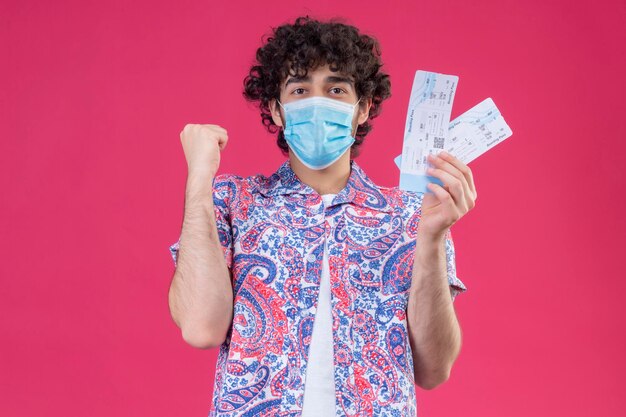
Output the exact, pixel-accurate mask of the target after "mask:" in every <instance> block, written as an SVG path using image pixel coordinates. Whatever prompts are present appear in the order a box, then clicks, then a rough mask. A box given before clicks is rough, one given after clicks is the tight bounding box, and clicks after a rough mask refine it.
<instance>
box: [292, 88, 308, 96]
mask: <svg viewBox="0 0 626 417" xmlns="http://www.w3.org/2000/svg"><path fill="white" fill-rule="evenodd" d="M304 91H305V90H304V88H302V87H298V88H296V89H294V90H293V91H292V92H291V94H295V95H301V94H304Z"/></svg>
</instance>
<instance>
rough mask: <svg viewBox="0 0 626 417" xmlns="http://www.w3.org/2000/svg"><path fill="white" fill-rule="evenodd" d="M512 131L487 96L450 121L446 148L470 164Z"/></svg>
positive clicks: (399, 161) (396, 159)
mask: <svg viewBox="0 0 626 417" xmlns="http://www.w3.org/2000/svg"><path fill="white" fill-rule="evenodd" d="M512 134H513V132H512V131H511V128H510V127H509V126H508V125H507V123H506V121H505V120H504V117H502V114H501V113H500V110H498V108H497V107H496V104H495V103H494V102H493V100H492V99H491V98H487V99H485V100H483V101H482V102H480V103H479V104H477V105H476V106H474V107H472V108H471V109H469V110H468V111H466V112H465V113H463V114H462V115H460V116H459V117H457V118H456V119H454V120H453V121H452V122H450V125H449V132H448V138H449V140H448V142H447V143H446V147H445V148H444V150H445V151H446V152H448V153H450V154H452V155H454V156H455V157H457V158H458V159H460V160H461V161H462V162H463V163H465V164H469V163H470V162H471V161H473V160H474V159H476V158H478V157H479V156H480V155H482V154H484V153H485V152H487V151H488V150H489V149H491V148H493V147H494V146H496V145H497V144H499V143H502V141H504V140H505V139H507V138H508V137H510V136H511V135H512ZM401 161H402V155H398V156H397V157H396V158H395V159H394V162H395V163H396V165H397V166H398V168H400V167H401V166H402V162H401ZM413 188H415V187H413Z"/></svg>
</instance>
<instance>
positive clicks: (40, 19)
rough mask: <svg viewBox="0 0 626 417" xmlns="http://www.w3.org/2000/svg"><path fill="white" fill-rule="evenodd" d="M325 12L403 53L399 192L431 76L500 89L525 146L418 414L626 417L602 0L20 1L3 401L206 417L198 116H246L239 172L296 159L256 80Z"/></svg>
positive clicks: (1, 361)
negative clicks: (252, 88) (276, 131)
mask: <svg viewBox="0 0 626 417" xmlns="http://www.w3.org/2000/svg"><path fill="white" fill-rule="evenodd" d="M304 14H309V15H311V16H312V17H316V18H322V19H325V18H330V17H336V16H339V17H343V18H345V21H346V22H347V23H350V24H354V25H356V26H358V27H359V28H361V29H362V31H364V32H365V33H368V34H372V35H374V36H375V37H377V38H378V39H379V41H380V43H381V46H382V58H383V61H384V64H385V65H384V70H385V71H386V72H387V73H389V74H390V76H391V82H392V94H393V95H392V97H391V98H390V99H389V100H388V101H386V102H385V103H384V105H383V111H382V114H381V115H380V117H379V118H378V119H376V120H374V129H373V131H372V133H371V135H370V136H368V137H367V139H366V141H365V144H364V146H363V151H362V155H361V156H360V157H359V158H358V162H359V164H360V165H361V166H362V167H363V168H364V169H365V170H366V172H367V173H368V174H369V175H370V176H371V178H372V179H373V180H374V181H375V182H376V183H377V184H379V185H385V186H394V185H397V184H398V178H399V172H398V170H397V169H396V167H395V165H394V163H393V158H394V157H395V156H396V155H398V154H399V153H400V151H401V146H402V135H403V129H404V123H405V117H406V109H407V105H408V100H409V94H410V89H411V83H412V80H413V76H414V73H415V71H416V70H418V69H422V70H428V71H435V72H441V73H445V74H454V75H458V76H459V77H460V79H459V86H458V90H457V95H456V99H455V101H454V108H453V114H452V117H456V116H458V115H459V114H461V113H463V112H464V111H466V110H468V109H469V108H470V107H472V106H473V105H475V104H477V103H478V102H480V101H482V100H483V99H485V98H487V97H492V98H493V99H494V101H495V103H496V104H497V106H498V107H499V108H500V110H501V111H502V113H503V115H504V117H505V119H506V121H507V122H508V124H509V125H510V126H511V128H512V130H513V136H512V137H511V138H509V139H507V140H506V141H505V142H503V143H501V144H499V145H497V146H496V147H495V148H493V149H492V150H491V151H489V152H488V153H486V154H484V155H483V156H481V157H480V158H478V159H477V160H475V161H473V162H472V163H470V165H469V166H470V168H472V171H473V174H474V178H475V181H476V186H477V190H478V200H477V206H476V208H475V209H473V210H472V211H470V212H469V213H468V214H467V215H466V216H465V217H463V218H462V219H461V220H460V221H459V222H458V223H456V224H455V225H454V226H452V230H453V233H454V237H455V244H456V251H457V257H456V260H457V273H458V276H459V278H461V280H463V282H464V283H465V284H466V285H467V287H468V291H467V292H466V293H464V294H461V295H459V297H458V298H457V299H456V301H455V306H456V311H457V315H458V317H459V321H460V323H461V326H462V330H463V348H462V351H461V355H460V357H459V359H458V361H457V362H456V364H455V366H454V368H453V370H452V374H451V377H450V379H449V381H447V382H446V383H445V384H443V385H441V386H440V387H438V388H436V389H435V390H432V391H425V390H422V389H420V388H419V387H418V388H417V397H418V414H419V415H420V416H480V417H488V416H494V417H502V416H511V417H515V416H529V415H531V416H570V417H574V416H576V417H578V416H621V415H623V413H624V407H625V406H626V397H624V395H623V393H624V385H625V384H624V382H623V381H624V377H625V371H626V360H625V359H624V352H626V332H625V324H624V318H625V317H626V302H625V301H624V293H625V291H626V280H625V277H626V274H625V272H624V257H625V256H626V255H625V254H626V251H625V245H624V240H625V239H626V222H625V220H624V213H625V212H626V204H625V197H624V195H625V192H626V184H625V175H624V157H625V155H624V153H625V152H624V150H625V149H626V146H625V142H626V126H625V123H624V120H625V119H626V115H625V112H624V110H625V106H624V93H625V92H626V91H625V88H624V87H625V82H624V76H625V74H626V61H625V55H626V51H625V47H624V45H626V29H625V28H626V5H625V3H624V1H623V0H605V1H598V0H595V1H591V0H582V1H571V0H559V1H538V0H534V1H523V2H522V1H513V0H504V1H503V0H490V1H469V2H468V1H464V0H457V1H441V0H437V1H422V0H419V1H417V0H416V1H406V2H394V1H387V2H365V1H362V0H361V1H338V0H335V1H326V0H324V1H320V0H318V1H310V2H303V1H283V0H281V1H270V2H268V1H259V2H250V1H247V2H243V1H239V0H231V1H226V2H212V1H178V2H165V1H154V0H152V1H134V2H128V1H120V0H115V1H97V2H96V1H24V0H19V1H18V0H11V1H9V0H3V1H2V2H1V3H0V53H1V55H0V60H1V62H2V64H1V65H0V74H1V78H0V79H1V81H0V82H1V85H0V128H1V131H0V134H1V141H0V147H1V149H0V157H1V158H2V161H1V164H0V166H1V169H2V175H1V176H0V181H1V182H2V183H1V184H0V185H1V194H0V195H1V204H0V210H1V212H0V214H1V219H2V220H1V229H0V236H1V239H0V253H1V254H2V255H1V256H2V262H1V263H0V276H1V279H2V281H1V287H0V288H1V289H0V306H1V308H2V312H1V314H0V324H1V326H2V327H1V332H0V338H1V340H0V346H1V347H0V381H1V386H0V404H1V406H0V408H1V409H2V411H1V412H0V413H1V414H2V415H3V416H28V417H30V416H40V415H47V416H93V417H100V416H107V417H108V416H148V415H149V416H152V417H157V416H204V415H206V414H207V413H208V411H209V408H210V401H211V395H212V392H213V377H214V367H215V360H216V357H217V349H213V350H198V349H194V348H192V347H190V346H188V345H187V344H186V343H185V342H184V341H183V340H182V337H181V334H180V331H179V330H178V328H177V327H176V326H175V324H174V323H173V321H172V320H171V318H170V315H169V309H168V303H167V293H168V288H169V285H170V282H171V279H172V274H173V272H174V265H173V262H172V258H171V256H170V253H169V251H168V247H169V245H170V244H172V243H173V242H175V241H176V240H177V239H178V236H179V233H180V227H181V223H182V215H183V202H184V187H185V179H186V162H185V158H184V155H183V152H182V148H181V143H180V138H179V133H180V131H181V130H182V128H183V127H184V125H185V124H187V123H212V124H218V125H221V126H223V127H224V128H226V129H227V130H228V132H229V136H230V141H229V144H228V147H227V148H226V150H225V152H224V153H223V155H222V164H221V167H220V171H219V172H220V173H235V174H239V175H243V176H247V175H252V174H256V173H264V174H266V175H269V174H271V173H272V172H274V170H275V169H276V168H277V167H278V166H279V165H280V163H281V162H282V161H283V160H284V157H283V156H282V155H281V153H280V152H279V150H278V148H277V147H276V145H275V139H274V137H273V136H271V135H270V134H268V133H267V132H266V131H265V130H264V128H263V126H262V125H261V121H260V117H259V112H258V110H257V109H256V108H255V107H254V106H253V105H251V104H249V103H246V101H245V100H244V98H243V97H242V94H241V92H242V82H243V79H244V77H245V76H246V74H247V72H248V70H249V67H250V65H251V64H252V62H253V58H254V55H255V51H256V48H258V47H259V46H260V45H261V41H262V36H263V35H267V34H268V33H269V31H270V28H271V27H275V26H278V25H279V24H282V23H286V22H293V20H294V19H295V18H296V17H297V16H299V15H304Z"/></svg>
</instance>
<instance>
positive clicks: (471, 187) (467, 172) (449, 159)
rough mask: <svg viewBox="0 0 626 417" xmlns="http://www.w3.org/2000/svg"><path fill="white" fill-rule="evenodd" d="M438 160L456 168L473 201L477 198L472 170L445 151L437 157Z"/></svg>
mask: <svg viewBox="0 0 626 417" xmlns="http://www.w3.org/2000/svg"><path fill="white" fill-rule="evenodd" d="M438 156H439V157H440V158H443V159H444V160H445V161H447V162H449V163H450V164H452V165H453V166H454V167H455V168H457V169H458V170H459V171H461V173H462V174H463V176H464V177H465V179H466V180H467V185H468V187H469V190H470V192H471V193H472V195H473V196H474V200H475V199H476V198H478V193H477V192H476V185H475V184H474V175H473V174H472V170H471V169H470V167H468V166H467V164H465V163H464V162H463V161H461V160H460V159H459V158H457V157H456V156H454V155H452V154H451V153H448V152H446V151H442V152H440V153H439V155H438Z"/></svg>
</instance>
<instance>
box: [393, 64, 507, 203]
mask: <svg viewBox="0 0 626 417" xmlns="http://www.w3.org/2000/svg"><path fill="white" fill-rule="evenodd" d="M457 84H458V77H456V76H452V75H444V74H437V73H432V72H426V71H417V72H416V74H415V79H414V81H413V88H412V90H411V99H410V101H409V109H408V112H407V121H406V126H405V131H404V143H403V151H402V155H399V156H398V157H396V158H395V159H394V161H395V163H396V165H397V166H398V167H399V168H400V188H401V189H404V190H409V191H416V192H422V193H424V192H427V191H428V188H427V184H428V183H429V182H434V183H436V184H438V185H440V186H443V183H442V182H441V180H439V179H438V178H435V177H433V176H430V175H427V171H426V170H427V168H428V166H429V161H428V159H427V157H428V155H430V154H435V155H436V154H438V153H439V152H440V151H442V150H445V151H447V152H448V153H450V154H452V155H454V156H455V157H456V158H457V159H458V160H459V161H461V162H463V163H464V164H468V163H469V162H470V161H473V160H474V159H476V158H478V157H479V156H480V155H482V154H483V153H485V152H486V151H488V150H489V149H491V148H492V147H494V146H495V145H497V144H498V143H500V142H502V141H503V140H504V139H506V138H508V137H510V136H511V135H512V133H513V132H512V131H511V129H510V128H509V126H508V125H507V124H506V122H505V121H504V118H503V117H502V115H501V114H500V112H499V110H498V108H497V107H496V105H495V103H494V102H493V100H492V99H491V98H487V99H486V100H484V101H482V102H481V103H479V104H478V105H476V106H474V107H473V108H471V109H470V110H468V111H467V112H465V113H463V114H462V115H461V116H459V117H457V118H456V119H454V120H453V121H452V122H450V121H449V120H450V113H451V110H452V102H453V100H454V93H455V90H456V86H457ZM445 126H447V127H448V128H447V129H446V128H445Z"/></svg>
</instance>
